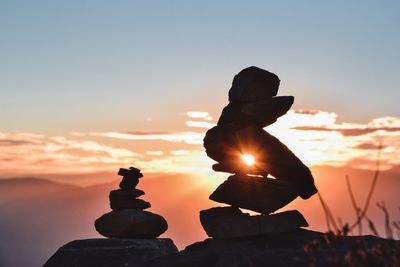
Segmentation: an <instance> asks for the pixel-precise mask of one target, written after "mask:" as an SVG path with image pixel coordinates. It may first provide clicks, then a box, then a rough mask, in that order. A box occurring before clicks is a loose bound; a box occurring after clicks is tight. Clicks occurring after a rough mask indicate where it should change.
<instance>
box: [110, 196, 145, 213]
mask: <svg viewBox="0 0 400 267" xmlns="http://www.w3.org/2000/svg"><path fill="white" fill-rule="evenodd" d="M110 207H111V209H112V210H124V209H139V210H145V209H148V208H150V207H151V204H150V203H149V202H147V201H145V200H143V199H115V198H114V199H111V198H110Z"/></svg>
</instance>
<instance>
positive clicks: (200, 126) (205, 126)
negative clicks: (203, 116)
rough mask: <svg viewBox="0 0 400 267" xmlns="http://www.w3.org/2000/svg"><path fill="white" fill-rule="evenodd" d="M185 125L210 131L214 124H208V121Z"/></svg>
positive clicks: (188, 122) (190, 122)
mask: <svg viewBox="0 0 400 267" xmlns="http://www.w3.org/2000/svg"><path fill="white" fill-rule="evenodd" d="M186 125H187V126H189V127H194V128H206V129H210V128H212V127H214V126H215V125H216V124H215V123H210V122H208V121H186Z"/></svg>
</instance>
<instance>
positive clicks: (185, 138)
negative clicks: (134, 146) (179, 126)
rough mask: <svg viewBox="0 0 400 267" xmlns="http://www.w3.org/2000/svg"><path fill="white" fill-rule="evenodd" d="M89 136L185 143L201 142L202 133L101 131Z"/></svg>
mask: <svg viewBox="0 0 400 267" xmlns="http://www.w3.org/2000/svg"><path fill="white" fill-rule="evenodd" d="M88 135H91V136H101V137H109V138H116V139H125V140H139V141H140V140H153V141H155V140H159V141H167V142H184V143H187V144H202V143H203V138H204V133H198V132H177V133H173V132H171V133H167V132H159V133H157V132H125V133H119V132H103V133H101V132H100V133H89V134H88Z"/></svg>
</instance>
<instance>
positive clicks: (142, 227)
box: [94, 209, 168, 238]
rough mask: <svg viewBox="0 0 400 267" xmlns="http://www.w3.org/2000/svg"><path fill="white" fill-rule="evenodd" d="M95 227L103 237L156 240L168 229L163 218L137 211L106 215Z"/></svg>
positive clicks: (120, 211) (112, 212)
mask: <svg viewBox="0 0 400 267" xmlns="http://www.w3.org/2000/svg"><path fill="white" fill-rule="evenodd" d="M94 225H95V227H96V230H97V232H99V233H100V234H101V235H103V236H105V237H116V238H156V237H158V236H159V235H161V234H162V233H164V232H165V231H166V230H167V229H168V224H167V221H166V220H165V219H164V218H163V217H162V216H160V215H157V214H154V213H151V212H149V211H142V210H137V209H125V210H114V211H111V212H108V213H105V214H103V215H102V216H101V217H100V218H98V219H97V220H96V221H95V223H94Z"/></svg>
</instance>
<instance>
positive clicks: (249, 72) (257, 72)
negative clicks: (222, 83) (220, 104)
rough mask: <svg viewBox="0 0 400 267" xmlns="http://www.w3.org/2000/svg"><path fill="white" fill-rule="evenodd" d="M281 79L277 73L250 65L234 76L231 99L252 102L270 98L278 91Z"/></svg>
mask: <svg viewBox="0 0 400 267" xmlns="http://www.w3.org/2000/svg"><path fill="white" fill-rule="evenodd" d="M279 83H280V80H279V78H278V76H276V75H275V74H273V73H271V72H268V71H266V70H263V69H260V68H257V67H254V66H252V67H248V68H246V69H243V70H242V71H240V72H239V73H238V74H237V75H235V77H234V78H233V82H232V87H231V89H230V90H229V101H239V102H251V101H259V100H263V99H268V98H271V97H273V96H275V95H276V94H277V93H278V87H279Z"/></svg>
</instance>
